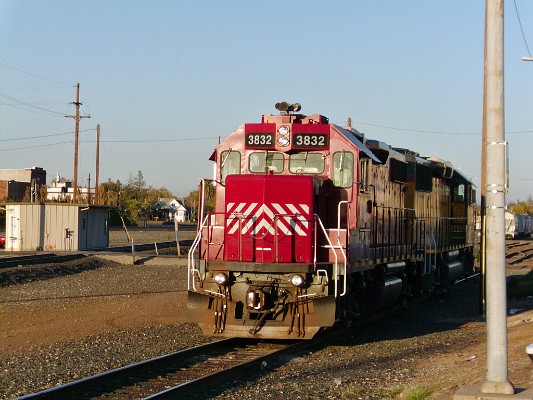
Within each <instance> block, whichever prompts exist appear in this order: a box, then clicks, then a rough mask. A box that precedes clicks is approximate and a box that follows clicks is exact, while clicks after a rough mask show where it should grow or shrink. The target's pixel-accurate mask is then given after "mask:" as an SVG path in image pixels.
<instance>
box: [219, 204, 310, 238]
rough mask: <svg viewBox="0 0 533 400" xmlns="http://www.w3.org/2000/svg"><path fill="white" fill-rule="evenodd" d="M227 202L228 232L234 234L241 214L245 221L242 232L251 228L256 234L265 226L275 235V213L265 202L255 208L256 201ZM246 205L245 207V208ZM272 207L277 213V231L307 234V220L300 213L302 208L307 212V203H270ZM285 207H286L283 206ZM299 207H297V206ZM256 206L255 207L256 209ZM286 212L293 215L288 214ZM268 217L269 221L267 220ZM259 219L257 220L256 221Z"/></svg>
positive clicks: (286, 233)
mask: <svg viewBox="0 0 533 400" xmlns="http://www.w3.org/2000/svg"><path fill="white" fill-rule="evenodd" d="M235 204H236V203H233V202H232V203H228V204H227V205H226V212H227V213H230V212H231V215H230V216H228V219H227V229H229V231H228V234H234V233H235V232H237V230H238V229H239V219H240V218H239V217H240V216H241V215H242V217H243V218H244V220H246V221H247V222H246V223H245V225H244V227H242V232H241V233H242V234H245V233H247V232H248V231H250V230H251V229H252V228H253V232H252V233H253V234H254V235H257V234H258V233H259V232H260V230H261V229H262V228H265V229H266V230H267V231H268V232H269V233H270V234H271V235H275V229H274V222H273V221H274V220H275V218H276V214H275V213H274V212H273V211H272V210H271V209H270V207H268V206H267V205H266V204H262V205H261V206H259V208H257V206H258V203H251V204H250V205H248V204H247V203H238V204H237V205H236V207H235ZM234 207H235V208H234ZM246 207H247V208H246ZM272 207H273V208H274V210H275V211H276V212H277V214H278V218H277V221H278V227H277V229H278V232H282V233H284V234H285V235H293V232H294V233H296V234H297V235H300V236H307V233H306V230H308V229H309V221H308V220H307V219H306V218H305V217H304V216H303V215H302V212H301V211H300V210H302V211H303V212H304V213H305V214H307V213H308V212H309V206H308V205H307V204H297V205H294V204H290V203H289V204H285V205H281V204H279V203H272ZM285 207H286V208H285ZM298 207H299V208H298ZM244 208H246V210H245V211H244V212H242V210H243V209H244ZM256 208H257V209H256ZM254 210H255V212H254ZM288 214H291V215H295V216H288ZM268 219H270V221H268ZM257 221H259V222H257Z"/></svg>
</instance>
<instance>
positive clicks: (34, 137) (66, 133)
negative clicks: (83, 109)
mask: <svg viewBox="0 0 533 400" xmlns="http://www.w3.org/2000/svg"><path fill="white" fill-rule="evenodd" d="M94 130H95V128H91V129H84V130H82V131H80V132H88V131H94ZM71 133H74V132H64V133H52V134H50V135H39V136H27V137H21V138H14V139H0V142H12V141H15V140H27V139H39V138H45V137H52V136H62V135H70V134H71Z"/></svg>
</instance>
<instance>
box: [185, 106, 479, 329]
mask: <svg viewBox="0 0 533 400" xmlns="http://www.w3.org/2000/svg"><path fill="white" fill-rule="evenodd" d="M276 106H277V108H278V109H279V110H280V114H279V115H273V114H265V115H263V117H262V120H261V122H260V123H246V124H244V125H242V126H241V127H239V128H238V129H237V130H235V131H234V132H233V133H232V134H230V135H229V136H228V137H227V139H226V140H224V141H223V142H221V143H220V144H219V145H218V146H217V148H216V151H215V152H214V153H213V156H212V157H211V159H212V160H213V161H214V162H215V165H216V168H215V176H214V178H213V179H212V180H207V179H205V180H202V187H204V186H205V185H206V184H207V182H208V181H210V182H212V184H213V185H215V190H216V195H215V209H214V211H212V212H205V211H204V207H203V204H200V209H199V215H200V216H201V220H200V222H199V230H198V236H197V238H196V240H195V242H194V244H193V246H192V248H191V251H190V253H189V271H188V272H189V273H188V285H189V287H188V289H189V290H188V311H189V312H188V315H189V320H190V321H193V322H197V323H198V324H199V326H200V327H201V328H202V330H203V332H204V333H205V334H208V335H217V336H221V337H250V338H282V339H290V338H305V339H310V338H312V337H313V335H315V334H316V333H317V332H318V331H319V330H320V329H322V328H324V327H329V326H332V325H333V324H334V323H335V322H336V321H339V320H341V319H343V318H350V317H353V316H357V315H361V314H364V313H368V312H371V311H373V310H375V309H376V308H379V307H384V306H388V305H391V304H393V303H395V302H396V301H397V300H398V299H399V298H400V297H401V296H406V295H413V294H416V293H420V292H428V291H432V290H434V289H435V288H436V287H437V286H438V285H447V284H449V283H451V282H453V281H454V280H456V279H458V278H460V277H462V276H464V275H466V274H469V273H471V272H472V270H473V256H474V220H475V219H474V209H473V206H472V203H473V202H474V201H475V193H474V191H473V184H472V182H471V181H470V180H469V179H467V178H466V177H465V176H464V175H463V174H461V173H460V172H459V171H457V170H456V169H454V167H453V166H452V165H451V164H450V163H448V162H445V161H443V160H440V159H437V158H431V157H421V156H420V155H419V154H418V153H416V152H414V151H411V150H407V149H401V148H392V147H391V146H389V145H388V144H386V143H383V142H380V141H376V140H370V139H367V138H366V137H365V136H364V135H363V134H361V133H360V132H358V131H357V130H355V129H352V128H351V127H341V126H339V125H335V124H331V123H329V121H328V118H326V117H325V116H322V115H310V116H306V115H303V114H299V113H298V111H299V108H300V107H299V105H292V106H291V105H288V104H287V103H278V104H277V105H276ZM202 192H203V190H202Z"/></svg>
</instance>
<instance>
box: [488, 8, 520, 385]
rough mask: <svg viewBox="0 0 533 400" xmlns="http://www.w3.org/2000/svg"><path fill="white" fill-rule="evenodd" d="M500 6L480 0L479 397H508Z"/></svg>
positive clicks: (501, 11)
mask: <svg viewBox="0 0 533 400" xmlns="http://www.w3.org/2000/svg"><path fill="white" fill-rule="evenodd" d="M503 3H504V0H486V13H487V15H486V17H487V18H486V24H487V26H486V37H485V41H486V54H485V57H486V59H485V74H486V93H485V96H486V106H485V107H486V109H485V115H486V130H487V132H486V143H483V145H484V146H486V147H485V150H486V163H485V165H483V166H482V168H483V169H484V172H485V176H486V206H485V207H486V210H485V215H486V231H485V232H486V235H485V238H486V242H485V243H486V244H485V248H486V281H487V283H486V290H487V302H486V307H487V312H486V315H487V377H486V380H485V382H484V383H483V384H482V385H481V392H483V393H497V394H514V386H513V384H512V383H511V382H509V380H508V377H507V370H508V365H507V300H506V287H505V285H506V271H505V208H504V207H505V191H506V187H505V182H506V180H505V153H506V151H505V147H506V142H505V125H504V79H503V77H504V73H503V56H504V51H503Z"/></svg>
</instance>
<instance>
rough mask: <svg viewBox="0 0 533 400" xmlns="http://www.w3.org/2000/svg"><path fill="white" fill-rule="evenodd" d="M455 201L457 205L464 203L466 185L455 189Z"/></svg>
mask: <svg viewBox="0 0 533 400" xmlns="http://www.w3.org/2000/svg"><path fill="white" fill-rule="evenodd" d="M453 201H454V202H455V203H462V202H464V201H465V185H463V184H460V185H457V186H455V187H454V189H453Z"/></svg>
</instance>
